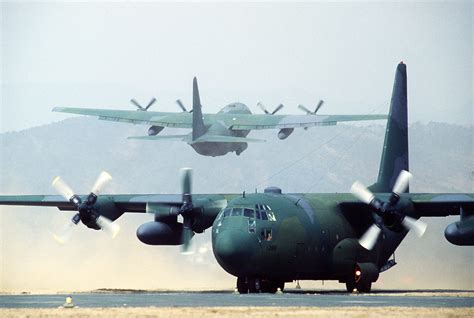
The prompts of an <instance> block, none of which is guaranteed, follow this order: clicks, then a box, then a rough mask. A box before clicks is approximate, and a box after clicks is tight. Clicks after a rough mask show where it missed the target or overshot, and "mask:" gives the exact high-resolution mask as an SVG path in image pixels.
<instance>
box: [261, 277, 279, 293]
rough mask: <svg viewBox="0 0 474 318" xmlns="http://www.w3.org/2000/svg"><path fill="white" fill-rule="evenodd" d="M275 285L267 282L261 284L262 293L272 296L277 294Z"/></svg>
mask: <svg viewBox="0 0 474 318" xmlns="http://www.w3.org/2000/svg"><path fill="white" fill-rule="evenodd" d="M277 288H278V287H277V283H276V282H272V281H269V280H266V281H263V282H262V293H269V294H274V293H276V292H277Z"/></svg>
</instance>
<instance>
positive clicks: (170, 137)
mask: <svg viewBox="0 0 474 318" xmlns="http://www.w3.org/2000/svg"><path fill="white" fill-rule="evenodd" d="M188 137H189V135H156V136H130V137H127V139H139V140H186V139H187V138H188Z"/></svg>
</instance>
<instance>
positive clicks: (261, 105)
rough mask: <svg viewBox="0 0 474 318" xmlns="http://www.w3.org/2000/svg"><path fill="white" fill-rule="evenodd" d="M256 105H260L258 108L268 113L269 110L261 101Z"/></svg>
mask: <svg viewBox="0 0 474 318" xmlns="http://www.w3.org/2000/svg"><path fill="white" fill-rule="evenodd" d="M257 106H258V107H260V109H261V110H262V111H263V112H264V113H265V114H270V112H269V111H268V110H267V109H266V108H265V106H263V104H262V103H260V102H258V103H257Z"/></svg>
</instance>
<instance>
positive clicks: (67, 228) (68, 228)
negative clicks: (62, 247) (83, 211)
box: [53, 213, 81, 244]
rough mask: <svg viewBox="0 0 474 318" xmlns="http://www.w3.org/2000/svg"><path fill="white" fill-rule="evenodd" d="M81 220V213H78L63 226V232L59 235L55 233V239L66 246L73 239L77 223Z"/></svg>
mask: <svg viewBox="0 0 474 318" xmlns="http://www.w3.org/2000/svg"><path fill="white" fill-rule="evenodd" d="M80 220H81V217H80V216H79V213H76V214H75V215H74V216H73V217H72V219H71V220H70V221H69V222H67V223H66V224H65V225H64V226H63V228H62V229H61V231H59V233H58V234H54V233H53V238H54V239H55V240H56V241H57V242H59V243H61V244H66V243H67V242H68V241H69V239H70V238H71V235H72V233H73V229H74V228H75V227H76V225H77V223H79V221H80Z"/></svg>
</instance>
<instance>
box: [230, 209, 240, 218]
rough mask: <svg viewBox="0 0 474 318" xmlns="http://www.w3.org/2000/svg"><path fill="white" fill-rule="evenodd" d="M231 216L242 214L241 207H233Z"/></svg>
mask: <svg viewBox="0 0 474 318" xmlns="http://www.w3.org/2000/svg"><path fill="white" fill-rule="evenodd" d="M231 216H242V208H233V209H232V213H231Z"/></svg>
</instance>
